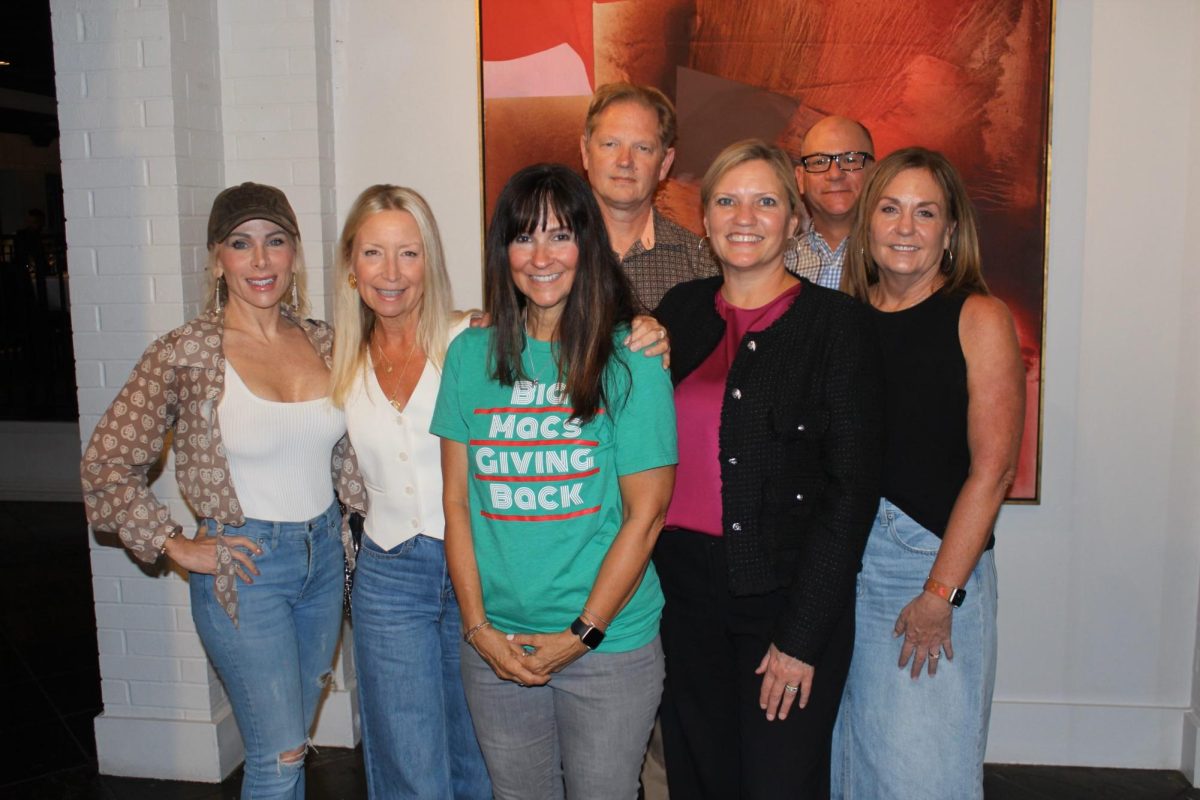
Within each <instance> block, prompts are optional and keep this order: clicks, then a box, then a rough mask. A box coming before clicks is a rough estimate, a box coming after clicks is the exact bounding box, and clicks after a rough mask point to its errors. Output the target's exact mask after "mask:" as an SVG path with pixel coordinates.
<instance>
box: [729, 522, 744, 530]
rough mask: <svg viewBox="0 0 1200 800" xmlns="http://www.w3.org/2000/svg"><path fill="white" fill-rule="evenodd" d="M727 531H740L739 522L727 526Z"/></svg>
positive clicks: (740, 525) (740, 524)
mask: <svg viewBox="0 0 1200 800" xmlns="http://www.w3.org/2000/svg"><path fill="white" fill-rule="evenodd" d="M729 529H730V530H733V531H740V530H741V529H742V523H740V522H735V523H733V524H732V525H730V526H729Z"/></svg>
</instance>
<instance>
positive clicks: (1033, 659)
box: [988, 0, 1200, 768]
mask: <svg viewBox="0 0 1200 800" xmlns="http://www.w3.org/2000/svg"><path fill="white" fill-rule="evenodd" d="M1165 20H1170V24H1166V25H1164V24H1163V22H1164V21H1165ZM1056 44H1057V50H1056V53H1055V69H1056V76H1055V77H1056V80H1055V87H1054V124H1053V151H1052V155H1053V172H1052V178H1051V180H1052V183H1051V213H1050V248H1051V252H1050V265H1049V309H1048V319H1047V331H1046V343H1047V351H1046V358H1045V365H1046V384H1045V426H1044V428H1045V440H1044V449H1043V452H1044V459H1045V460H1044V464H1043V481H1044V483H1043V486H1042V497H1043V498H1044V502H1043V504H1042V505H1041V506H1040V507H1011V508H1007V509H1006V510H1005V511H1004V514H1003V517H1002V521H1001V525H1000V530H999V537H998V538H999V540H1000V542H999V546H998V562H999V569H1000V571H1001V572H1000V576H1001V584H1000V593H1001V605H1000V609H1001V628H1000V633H1001V655H1000V669H999V678H998V684H997V690H996V705H995V711H994V716H993V720H994V722H993V726H992V740H991V748H990V750H989V753H988V757H989V760H993V761H1021V762H1043V763H1062V764H1097V765H1099V764H1103V765H1112V766H1127V767H1134V766H1138V767H1172V768H1177V767H1179V766H1180V763H1181V762H1180V751H1181V737H1182V735H1183V730H1184V714H1185V711H1186V710H1187V709H1188V708H1189V707H1190V706H1191V705H1192V702H1193V700H1192V697H1193V693H1192V684H1193V675H1192V669H1191V667H1192V662H1193V657H1194V643H1195V638H1196V627H1197V619H1196V612H1197V605H1196V604H1197V586H1198V579H1200V572H1198V568H1200V525H1198V523H1197V518H1196V515H1195V514H1194V513H1193V511H1192V506H1193V502H1194V498H1195V497H1196V496H1197V492H1198V490H1200V469H1198V462H1197V457H1198V455H1197V454H1198V453H1200V435H1198V433H1197V427H1196V420H1195V418H1196V414H1197V411H1200V407H1198V404H1197V391H1196V385H1197V379H1198V376H1200V370H1198V367H1200V357H1198V356H1197V350H1196V345H1197V343H1198V339H1197V335H1196V330H1197V327H1196V323H1197V321H1198V320H1197V308H1200V305H1198V303H1197V294H1196V289H1197V278H1196V270H1195V265H1194V256H1192V255H1191V250H1192V248H1190V247H1189V246H1188V245H1189V244H1190V239H1191V236H1190V234H1191V233H1192V232H1193V231H1195V230H1197V223H1198V222H1200V195H1198V194H1197V192H1196V190H1195V189H1194V188H1192V187H1194V186H1196V178H1197V172H1198V170H1200V102H1198V101H1197V97H1198V95H1197V91H1198V82H1200V61H1198V58H1200V4H1197V3H1195V2H1191V1H1190V0H1156V2H1152V3H1127V2H1123V1H1122V0H1097V1H1096V2H1086V1H1085V0H1060V2H1059V4H1058V20H1057V39H1056ZM1143 148H1144V149H1146V150H1147V151H1149V152H1154V153H1169V154H1170V157H1169V158H1170V159H1173V160H1174V161H1173V164H1172V166H1168V167H1166V168H1163V167H1161V166H1153V165H1152V161H1153V160H1154V159H1151V158H1147V159H1141V158H1137V157H1135V158H1134V160H1133V162H1132V165H1131V166H1125V165H1126V164H1129V163H1130V154H1131V153H1132V154H1136V153H1137V152H1138V151H1139V150H1142V149H1143ZM1189 760H1190V758H1189Z"/></svg>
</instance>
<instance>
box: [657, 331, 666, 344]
mask: <svg viewBox="0 0 1200 800" xmlns="http://www.w3.org/2000/svg"><path fill="white" fill-rule="evenodd" d="M665 338H667V329H666V328H659V329H658V340H659V341H660V342H661V341H662V340H663V339H665Z"/></svg>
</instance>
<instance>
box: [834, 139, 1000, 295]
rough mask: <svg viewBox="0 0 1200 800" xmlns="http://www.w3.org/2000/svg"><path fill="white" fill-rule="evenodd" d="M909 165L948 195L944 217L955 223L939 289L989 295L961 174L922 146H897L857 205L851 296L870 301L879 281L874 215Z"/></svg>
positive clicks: (847, 278) (849, 269)
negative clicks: (873, 254)
mask: <svg viewBox="0 0 1200 800" xmlns="http://www.w3.org/2000/svg"><path fill="white" fill-rule="evenodd" d="M910 169H920V170H925V171H926V172H928V173H929V175H930V177H932V178H933V180H934V182H935V183H936V184H937V185H938V187H939V188H940V189H941V190H942V194H943V195H944V196H945V198H946V216H947V218H948V219H949V220H950V222H951V223H952V224H953V225H954V230H953V231H952V232H951V233H950V247H949V250H948V254H949V255H947V254H946V253H943V254H942V262H941V264H940V265H939V267H938V268H939V270H940V271H941V273H942V275H943V276H944V277H945V282H944V283H943V284H942V288H941V291H943V292H954V291H959V290H963V291H967V292H970V293H972V294H988V293H989V292H988V288H987V283H986V282H985V281H984V279H983V266H982V258H981V257H980V254H979V232H978V229H977V226H976V222H975V206H974V205H973V204H972V203H971V198H970V196H969V195H968V194H967V186H966V184H965V183H963V179H962V176H961V175H959V174H958V170H957V169H955V168H954V165H953V164H951V163H950V160H949V159H947V158H946V157H945V156H944V155H942V154H941V153H939V152H937V151H936V150H926V149H925V148H924V147H906V148H904V149H903V150H897V151H896V152H894V153H892V154H891V155H889V156H888V157H887V158H885V159H883V160H882V161H880V162H879V163H878V164H876V165H875V169H874V170H873V171H872V172H871V174H870V175H869V176H868V177H867V181H866V183H865V184H864V185H863V190H862V194H861V195H859V198H858V204H857V205H856V206H855V212H854V222H853V223H852V225H851V227H850V236H849V241H848V242H847V243H846V269H845V271H844V272H843V273H842V286H841V289H842V291H843V292H845V293H846V294H848V295H851V296H852V297H856V298H858V299H859V300H862V301H863V302H864V303H866V302H870V298H869V295H868V290H869V289H870V288H871V286H873V285H874V284H875V283H877V282H878V281H879V267H878V265H876V263H875V259H873V258H872V257H871V217H872V215H873V214H874V211H875V207H876V206H878V205H879V199H880V198H881V197H883V192H884V190H885V189H887V185H888V184H889V183H891V182H892V180H893V179H894V178H895V177H896V176H897V175H899V174H900V173H901V172H905V171H906V170H910Z"/></svg>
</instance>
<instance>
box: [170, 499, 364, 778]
mask: <svg viewBox="0 0 1200 800" xmlns="http://www.w3.org/2000/svg"><path fill="white" fill-rule="evenodd" d="M225 532H226V534H228V535H230V536H235V535H240V536H247V537H249V538H251V539H253V540H255V541H256V542H258V544H259V546H260V547H262V550H263V553H262V555H260V556H256V557H255V559H254V562H255V564H256V565H257V566H258V569H259V571H260V572H261V574H260V575H256V576H252V577H253V578H254V583H252V584H247V583H240V582H239V585H238V619H239V622H240V624H239V627H236V628H235V627H234V626H233V623H232V622H231V621H230V619H229V617H228V615H226V613H225V611H224V610H223V609H222V608H221V606H220V604H219V603H218V602H217V599H216V597H215V596H214V594H213V590H212V582H213V577H212V576H211V575H201V574H197V573H193V574H192V576H191V579H190V580H189V583H190V589H191V595H192V619H193V620H195V622H196V630H197V632H198V633H199V634H200V641H201V642H203V643H204V649H205V651H207V653H208V657H209V659H210V660H211V661H212V663H213V666H214V667H216V670H217V674H218V675H219V676H220V678H221V682H222V683H223V684H225V691H226V692H227V693H228V695H229V702H230V703H231V704H232V706H233V714H234V718H235V719H237V724H238V730H239V731H240V732H241V734H242V742H243V744H244V745H245V748H246V764H245V776H244V777H243V778H242V795H241V796H242V798H243V800H249V798H255V799H256V800H257V798H294V799H295V800H300V798H303V797H304V759H303V758H300V759H299V760H298V761H295V762H291V763H283V762H281V761H280V759H279V756H280V754H281V753H285V752H288V751H290V750H295V749H296V748H297V747H302V746H306V745H307V744H308V736H309V732H310V729H311V728H312V724H313V718H314V717H315V715H316V711H317V705H318V703H319V702H320V700H321V695H322V694H323V692H324V690H325V684H326V682H327V680H328V676H329V670H330V666H331V665H332V662H333V651H334V648H335V647H336V646H337V641H338V636H339V635H340V633H341V629H342V577H343V571H342V558H343V557H342V540H341V515H340V513H339V512H338V507H337V504H336V503H335V504H333V505H331V506H330V507H329V508H328V509H327V510H326V511H325V513H324V514H321V515H320V516H318V517H314V518H313V519H311V520H309V521H307V522H269V521H266V520H257V519H247V520H246V524H245V525H243V526H242V527H240V528H229V527H227V528H226V529H225Z"/></svg>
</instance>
